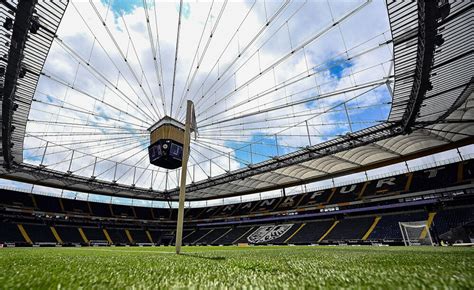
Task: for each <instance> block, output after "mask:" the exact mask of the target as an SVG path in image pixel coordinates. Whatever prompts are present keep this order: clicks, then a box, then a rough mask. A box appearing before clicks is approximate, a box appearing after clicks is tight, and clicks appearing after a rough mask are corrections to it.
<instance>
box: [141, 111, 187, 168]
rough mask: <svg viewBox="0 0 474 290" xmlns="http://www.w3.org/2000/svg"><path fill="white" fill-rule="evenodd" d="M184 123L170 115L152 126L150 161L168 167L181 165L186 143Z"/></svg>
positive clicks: (149, 147)
mask: <svg viewBox="0 0 474 290" xmlns="http://www.w3.org/2000/svg"><path fill="white" fill-rule="evenodd" d="M184 129H185V126H184V124H183V123H181V122H178V121H176V120H175V119H172V118H170V117H168V116H166V117H164V118H163V119H161V120H160V121H158V122H157V123H156V124H154V125H153V126H151V127H150V128H149V129H148V131H150V146H148V156H149V157H150V163H151V164H153V165H156V166H159V167H163V168H167V169H176V168H179V167H181V162H182V160H183V143H184Z"/></svg>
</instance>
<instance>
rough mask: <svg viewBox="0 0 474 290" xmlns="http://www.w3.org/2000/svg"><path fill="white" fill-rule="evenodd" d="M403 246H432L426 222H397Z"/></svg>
mask: <svg viewBox="0 0 474 290" xmlns="http://www.w3.org/2000/svg"><path fill="white" fill-rule="evenodd" d="M398 225H399V226H400V232H401V233H402V238H403V243H404V244H405V246H434V243H433V239H432V238H431V233H430V229H429V227H428V223H427V221H416V222H399V223H398Z"/></svg>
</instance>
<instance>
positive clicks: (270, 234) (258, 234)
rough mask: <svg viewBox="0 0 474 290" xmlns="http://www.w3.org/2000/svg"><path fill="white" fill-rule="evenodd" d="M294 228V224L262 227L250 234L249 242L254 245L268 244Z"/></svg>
mask: <svg viewBox="0 0 474 290" xmlns="http://www.w3.org/2000/svg"><path fill="white" fill-rule="evenodd" d="M292 226H293V224H284V225H275V226H261V227H259V228H258V229H257V230H255V231H254V232H253V233H252V234H250V236H248V237H247V240H248V241H249V242H250V243H253V244H258V243H267V242H269V241H272V240H275V239H278V238H279V237H281V236H283V235H284V234H285V233H286V232H287V231H288V230H289V229H291V227H292Z"/></svg>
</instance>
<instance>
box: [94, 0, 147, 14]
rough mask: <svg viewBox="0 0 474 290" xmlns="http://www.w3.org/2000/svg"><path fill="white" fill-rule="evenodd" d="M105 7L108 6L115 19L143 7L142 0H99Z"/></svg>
mask: <svg viewBox="0 0 474 290" xmlns="http://www.w3.org/2000/svg"><path fill="white" fill-rule="evenodd" d="M101 2H102V3H103V4H105V5H107V6H108V5H110V10H111V11H112V12H113V13H114V16H115V17H120V15H121V14H122V13H123V14H130V13H132V12H133V11H134V10H135V9H136V8H138V7H143V1H142V0H101Z"/></svg>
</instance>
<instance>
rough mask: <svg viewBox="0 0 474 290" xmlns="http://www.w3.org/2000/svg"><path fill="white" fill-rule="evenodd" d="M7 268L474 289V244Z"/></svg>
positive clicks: (130, 284) (49, 277)
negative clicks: (450, 246)
mask: <svg viewBox="0 0 474 290" xmlns="http://www.w3.org/2000/svg"><path fill="white" fill-rule="evenodd" d="M155 254H156V255H155ZM161 254H164V255H161ZM0 268H1V269H2V271H0V288H1V289H25V288H30V289H31V288H34V289H52V288H66V289H78V288H86V289H89V288H94V289H104V288H107V289H124V288H139V289H144V288H158V289H169V288H193V289H216V288H217V289H222V288H233V289H249V288H290V289H295V288H298V289H299V288H311V289H314V288H378V289H380V288H403V289H405V288H408V289H420V288H438V289H439V288H463V289H474V249H472V248H440V247H365V246H361V247H324V246H316V247H310V246H290V247H288V246H256V247H246V248H241V247H209V246H206V247H202V246H201V247H184V254H183V255H179V256H178V255H175V254H174V248H173V247H143V248H141V247H140V248H139V247H136V248H130V247H113V248H99V247H91V248H3V249H0Z"/></svg>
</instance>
